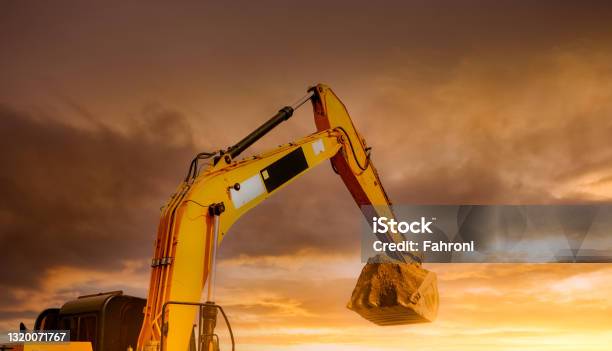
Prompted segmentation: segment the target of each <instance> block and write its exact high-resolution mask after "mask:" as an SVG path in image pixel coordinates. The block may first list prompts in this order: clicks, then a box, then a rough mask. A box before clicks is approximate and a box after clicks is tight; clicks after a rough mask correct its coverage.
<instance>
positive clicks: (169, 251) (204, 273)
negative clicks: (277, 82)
mask: <svg viewBox="0 0 612 351" xmlns="http://www.w3.org/2000/svg"><path fill="white" fill-rule="evenodd" d="M310 92H311V96H309V99H310V100H311V101H312V104H313V108H314V115H315V124H316V126H317V129H318V131H317V132H316V133H314V134H312V135H309V136H307V137H304V138H302V139H300V140H297V141H295V142H292V143H289V144H286V145H282V146H280V147H278V148H277V149H275V150H273V151H270V152H267V153H263V154H260V155H256V156H253V157H250V158H247V159H243V160H240V161H234V160H233V156H234V155H237V153H239V152H241V151H242V150H238V148H230V149H228V150H227V151H226V152H225V153H221V154H220V155H219V156H218V157H216V158H215V160H214V162H212V163H211V164H210V165H209V166H208V168H205V169H203V170H202V171H201V172H200V173H199V174H198V175H197V177H194V178H193V179H190V178H189V177H188V179H186V181H185V182H183V183H181V184H180V186H179V187H178V189H177V191H176V193H175V194H174V195H173V196H172V197H171V198H170V200H169V202H168V204H167V205H166V206H165V207H164V208H163V212H162V215H161V220H160V223H159V228H158V233H157V240H156V241H155V253H154V258H153V261H152V267H153V268H152V272H151V281H150V286H149V294H148V299H147V306H146V309H145V318H144V322H143V326H142V330H141V332H140V337H139V341H138V348H137V349H138V350H156V351H157V350H159V349H160V347H161V348H163V350H170V351H175V350H181V351H183V350H188V347H189V341H190V337H191V333H192V330H193V321H194V318H195V313H196V311H197V310H196V309H195V308H193V306H183V305H167V306H165V304H167V303H168V302H169V301H186V302H198V301H200V297H201V294H202V290H203V289H204V287H205V284H206V282H207V279H209V277H211V276H212V277H214V274H211V272H213V273H214V259H215V250H216V248H217V246H218V245H219V243H220V242H221V241H222V240H223V238H224V237H225V235H226V234H227V232H228V231H229V229H230V227H231V226H232V225H233V224H234V223H235V222H236V221H237V220H238V219H239V218H240V217H241V216H242V215H243V214H245V213H246V212H247V211H249V210H250V209H252V208H254V207H255V206H257V205H258V204H259V203H261V202H262V201H263V200H265V199H267V198H268V197H270V196H271V195H272V194H274V193H276V192H277V191H279V190H280V189H282V188H283V187H285V186H287V185H288V184H289V183H291V182H292V181H293V180H295V179H296V178H297V177H299V176H301V175H303V174H304V173H305V172H306V171H308V170H310V169H312V168H314V167H315V166H317V165H319V164H320V163H321V162H323V161H325V160H328V159H331V161H332V165H333V167H334V169H335V170H336V171H337V172H338V173H339V174H340V176H341V177H342V179H343V181H344V183H345V184H346V185H347V187H348V189H349V191H350V192H351V194H352V195H353V197H354V198H355V201H356V202H357V204H358V205H360V206H362V208H364V209H365V208H368V209H370V208H376V210H375V211H377V212H378V213H376V214H378V215H386V216H387V217H392V211H391V208H390V207H389V204H390V203H389V199H388V198H387V195H386V193H385V191H384V189H383V187H382V185H381V183H380V180H379V178H378V175H377V173H376V169H375V168H374V166H373V164H372V162H371V161H370V159H369V155H368V152H367V148H366V145H365V141H364V140H363V138H361V137H360V135H359V134H358V132H357V130H356V129H355V127H354V126H353V123H352V122H351V119H350V117H349V115H348V112H347V111H346V108H345V107H344V105H343V104H342V103H341V102H340V100H338V98H337V97H336V96H335V95H334V93H333V92H332V91H331V89H329V88H328V87H326V86H324V85H317V86H315V87H314V88H312V89H311V90H310ZM282 111H283V110H281V112H282ZM291 112H292V110H291ZM286 118H288V117H286ZM245 140H246V139H245ZM243 141H244V140H243ZM252 142H254V141H253V140H246V141H245V142H244V143H242V147H243V148H246V147H248V145H246V146H244V145H245V144H249V143H252ZM367 205H377V206H376V207H371V206H367ZM364 206H367V207H364ZM364 211H366V210H364ZM368 211H369V210H368ZM380 212H384V213H380ZM364 214H365V215H367V216H370V215H376V214H374V213H366V212H364ZM213 283H214V282H213ZM213 283H209V287H211V286H213V287H214V285H213ZM211 293H214V292H211ZM209 298H211V294H209ZM162 313H165V315H164V316H163V318H162ZM162 320H163V321H164V323H163V325H162ZM162 334H163V336H162ZM160 340H163V341H161V344H160Z"/></svg>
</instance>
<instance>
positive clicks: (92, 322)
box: [34, 291, 146, 351]
mask: <svg viewBox="0 0 612 351" xmlns="http://www.w3.org/2000/svg"><path fill="white" fill-rule="evenodd" d="M145 305H146V300H145V299H143V298H139V297H134V296H128V295H123V292H121V291H113V292H106V293H100V294H95V295H86V296H80V297H79V298H77V299H75V300H71V301H68V302H66V303H65V304H64V305H63V306H62V307H61V308H49V309H46V310H44V311H43V312H41V313H40V315H39V316H38V318H37V319H36V322H35V324H34V329H35V330H70V341H87V342H89V343H91V347H92V351H103V350H127V349H128V347H132V348H133V349H135V348H136V342H137V341H138V333H139V332H140V326H141V325H142V319H143V313H142V311H143V309H144V307H145Z"/></svg>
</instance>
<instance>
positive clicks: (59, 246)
mask: <svg viewBox="0 0 612 351" xmlns="http://www.w3.org/2000/svg"><path fill="white" fill-rule="evenodd" d="M0 116H1V117H0V119H1V120H2V127H1V128H0V143H1V145H2V146H1V151H0V163H1V164H2V165H3V169H2V172H1V173H0V197H2V202H1V205H0V247H2V255H3V261H4V262H10V268H8V267H5V268H4V269H2V270H0V282H1V283H0V284H2V285H3V286H5V287H6V286H12V287H17V286H22V285H29V286H31V285H32V284H34V283H36V281H37V279H38V278H40V277H41V276H42V274H43V273H44V272H45V271H46V270H47V269H48V268H52V267H56V266H64V265H66V266H78V267H83V268H93V267H96V268H99V267H105V268H106V269H113V268H117V267H120V266H121V264H122V261H123V260H126V259H138V258H143V257H147V255H150V252H151V250H152V245H151V243H152V241H153V239H154V235H155V228H156V223H157V215H158V211H159V207H160V206H161V204H162V203H163V201H164V200H165V198H166V195H167V194H170V192H171V191H172V190H173V189H174V186H175V183H176V182H177V181H178V180H179V179H180V177H181V176H182V174H183V172H184V171H185V165H186V164H187V163H188V161H189V159H190V157H191V155H192V154H193V153H194V148H193V145H192V144H191V142H190V141H189V140H190V131H189V129H188V126H187V125H186V124H185V122H184V119H183V118H182V116H181V115H180V114H179V113H176V112H173V111H168V110H163V109H158V110H147V111H145V112H144V113H143V116H142V118H141V120H140V121H139V122H134V123H133V124H132V126H131V127H130V129H129V130H128V131H127V132H125V133H120V132H116V131H113V130H111V129H109V128H105V127H102V126H100V125H98V126H96V127H94V128H93V129H92V130H84V129H78V128H74V127H70V126H67V125H64V124H61V123H58V122H56V121H55V120H52V119H46V120H44V119H34V118H33V117H31V116H27V115H24V114H22V113H19V112H17V111H15V110H11V109H9V108H7V107H6V106H2V107H1V108H0ZM37 117H38V116H37Z"/></svg>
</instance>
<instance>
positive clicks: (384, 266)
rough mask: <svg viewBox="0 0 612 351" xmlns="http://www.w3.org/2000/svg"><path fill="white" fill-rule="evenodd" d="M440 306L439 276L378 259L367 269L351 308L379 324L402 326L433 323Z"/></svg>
mask: <svg viewBox="0 0 612 351" xmlns="http://www.w3.org/2000/svg"><path fill="white" fill-rule="evenodd" d="M438 303H439V300H438V288H437V281H436V275H435V273H433V272H429V271H427V270H425V269H423V268H421V267H420V265H417V264H414V263H394V262H391V261H390V260H388V259H386V260H385V259H384V258H381V257H376V258H374V259H373V260H370V261H369V262H368V263H367V264H366V265H365V266H364V267H363V269H362V271H361V275H360V276H359V280H358V281H357V285H356V286H355V289H354V290H353V294H352V296H351V300H350V301H349V303H348V305H347V307H348V308H349V309H351V310H353V311H355V312H357V313H358V314H359V315H361V316H362V317H363V318H365V319H367V320H369V321H371V322H373V323H375V324H378V325H399V324H414V323H424V322H432V321H433V320H434V319H435V318H436V315H437V313H438Z"/></svg>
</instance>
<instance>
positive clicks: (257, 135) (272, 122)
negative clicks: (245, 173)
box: [227, 90, 314, 158]
mask: <svg viewBox="0 0 612 351" xmlns="http://www.w3.org/2000/svg"><path fill="white" fill-rule="evenodd" d="M313 95H314V91H313V90H310V91H309V92H308V94H306V95H304V97H302V98H301V99H299V100H298V101H296V102H295V103H294V104H293V105H291V106H285V107H283V108H281V109H280V110H279V111H278V113H277V114H275V115H274V116H273V117H272V118H270V119H269V120H267V121H266V122H265V123H264V124H262V125H261V126H259V128H257V129H255V130H254V131H253V132H252V133H251V134H249V135H247V136H246V137H244V138H243V139H242V140H240V141H239V142H237V143H236V144H235V145H234V146H231V147H230V148H229V149H228V151H227V153H228V154H229V155H230V156H231V158H235V157H236V156H238V155H240V154H241V153H242V152H243V151H244V150H246V149H247V148H248V147H249V146H251V145H253V143H254V142H256V141H257V140H259V139H261V138H262V137H263V136H264V135H266V134H267V133H268V132H269V131H271V130H272V129H274V127H276V126H277V125H279V124H280V123H281V122H283V121H286V120H288V119H289V118H290V117H291V116H293V112H294V111H295V110H297V109H298V108H299V107H300V106H302V105H303V104H304V103H305V102H306V101H308V100H310V99H311V98H312V96H313Z"/></svg>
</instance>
